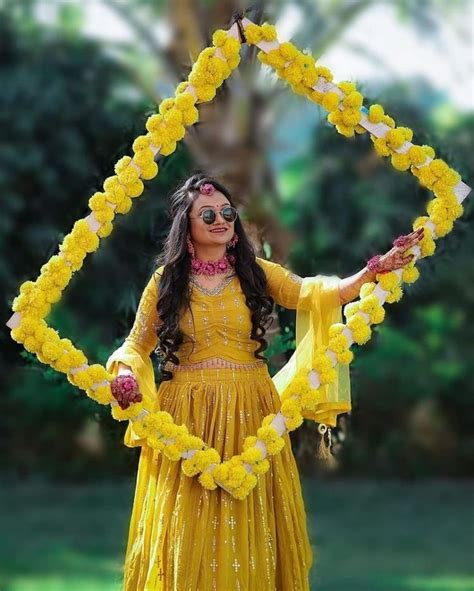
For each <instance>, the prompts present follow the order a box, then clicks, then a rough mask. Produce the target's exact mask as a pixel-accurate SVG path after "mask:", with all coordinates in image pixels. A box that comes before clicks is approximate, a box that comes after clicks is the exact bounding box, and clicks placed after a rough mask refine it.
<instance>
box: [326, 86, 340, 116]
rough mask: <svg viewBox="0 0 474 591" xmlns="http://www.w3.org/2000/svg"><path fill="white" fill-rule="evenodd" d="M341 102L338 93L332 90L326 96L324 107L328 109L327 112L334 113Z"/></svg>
mask: <svg viewBox="0 0 474 591" xmlns="http://www.w3.org/2000/svg"><path fill="white" fill-rule="evenodd" d="M340 100H341V98H340V96H339V95H338V94H337V92H334V91H333V90H331V91H329V92H327V93H326V94H325V95H324V98H323V101H322V106H323V107H324V108H325V109H326V111H334V110H335V109H337V107H338V105H339V101H340Z"/></svg>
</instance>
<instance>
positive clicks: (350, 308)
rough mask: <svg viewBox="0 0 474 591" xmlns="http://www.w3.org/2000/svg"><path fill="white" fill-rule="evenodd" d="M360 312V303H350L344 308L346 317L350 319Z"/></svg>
mask: <svg viewBox="0 0 474 591" xmlns="http://www.w3.org/2000/svg"><path fill="white" fill-rule="evenodd" d="M358 311H359V302H350V303H349V304H346V305H345V306H344V316H345V317H346V318H350V317H351V316H354V314H356V312H358Z"/></svg>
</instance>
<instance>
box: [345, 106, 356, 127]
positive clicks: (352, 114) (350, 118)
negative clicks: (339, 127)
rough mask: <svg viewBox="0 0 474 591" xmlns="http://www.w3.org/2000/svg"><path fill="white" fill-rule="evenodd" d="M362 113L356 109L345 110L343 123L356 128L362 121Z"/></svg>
mask: <svg viewBox="0 0 474 591" xmlns="http://www.w3.org/2000/svg"><path fill="white" fill-rule="evenodd" d="M360 116H361V114H360V111H356V110H354V109H344V111H343V112H342V121H343V124H344V125H347V126H348V127H349V126H354V125H357V123H359V121H360Z"/></svg>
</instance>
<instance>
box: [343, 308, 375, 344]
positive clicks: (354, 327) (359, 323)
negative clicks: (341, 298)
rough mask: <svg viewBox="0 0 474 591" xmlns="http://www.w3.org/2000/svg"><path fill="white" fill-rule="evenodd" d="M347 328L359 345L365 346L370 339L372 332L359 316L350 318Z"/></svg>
mask: <svg viewBox="0 0 474 591" xmlns="http://www.w3.org/2000/svg"><path fill="white" fill-rule="evenodd" d="M347 326H348V327H349V328H350V330H351V332H352V337H353V339H354V341H355V342H356V343H357V344H358V345H363V344H365V343H366V342H367V341H368V340H369V339H370V336H371V334H372V331H371V330H370V327H369V326H368V325H367V324H366V323H365V321H364V320H363V318H361V317H360V316H359V315H358V314H356V315H354V316H351V318H349V320H348V321H347Z"/></svg>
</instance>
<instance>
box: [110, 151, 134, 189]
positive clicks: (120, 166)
mask: <svg viewBox="0 0 474 591" xmlns="http://www.w3.org/2000/svg"><path fill="white" fill-rule="evenodd" d="M131 161H132V159H131V158H130V156H123V158H120V160H119V161H118V162H117V163H116V164H115V172H116V173H117V176H118V179H119V181H120V182H121V183H122V184H123V185H131V184H132V183H135V182H136V181H137V180H138V178H139V176H140V173H139V172H138V170H137V169H136V168H135V167H134V166H132V165H131V164H130V163H131Z"/></svg>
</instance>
